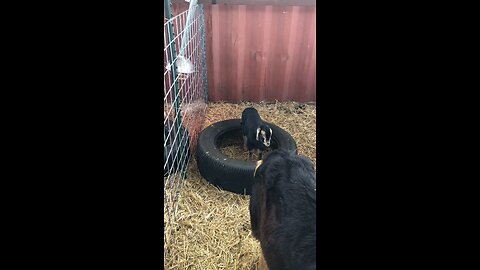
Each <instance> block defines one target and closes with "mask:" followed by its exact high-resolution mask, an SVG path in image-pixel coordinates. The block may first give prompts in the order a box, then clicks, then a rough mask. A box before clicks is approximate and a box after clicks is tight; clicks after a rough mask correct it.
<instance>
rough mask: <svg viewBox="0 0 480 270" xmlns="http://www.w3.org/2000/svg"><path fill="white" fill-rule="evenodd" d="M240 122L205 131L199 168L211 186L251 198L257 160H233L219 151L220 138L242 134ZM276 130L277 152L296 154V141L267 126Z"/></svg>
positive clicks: (232, 122) (273, 143)
mask: <svg viewBox="0 0 480 270" xmlns="http://www.w3.org/2000/svg"><path fill="white" fill-rule="evenodd" d="M240 121H241V120H240V119H230V120H225V121H221V122H217V123H214V124H212V125H210V126H208V127H207V128H205V129H204V130H203V131H202V132H201V133H200V137H199V138H198V147H197V155H196V156H197V165H198V170H199V171H200V174H201V175H202V177H203V178H205V179H206V180H207V181H208V182H210V183H211V184H213V185H215V186H217V187H219V188H221V189H224V190H227V191H230V192H234V193H237V194H246V195H250V192H251V189H252V184H253V172H254V170H255V162H254V161H244V160H238V159H232V158H230V157H228V156H226V155H224V154H223V153H222V152H220V150H219V147H218V145H219V138H220V137H221V136H225V135H226V134H227V133H228V134H230V133H231V132H240V133H241V128H242V127H241V125H240ZM267 124H268V125H269V126H270V127H271V128H272V133H273V135H272V139H271V140H272V143H271V146H272V148H273V149H285V150H291V151H295V150H296V149H297V144H296V142H295V140H294V139H293V138H292V136H290V134H288V132H286V131H285V130H283V129H281V128H280V127H278V126H276V125H274V124H271V123H267Z"/></svg>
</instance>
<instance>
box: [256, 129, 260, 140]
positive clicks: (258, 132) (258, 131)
mask: <svg viewBox="0 0 480 270" xmlns="http://www.w3.org/2000/svg"><path fill="white" fill-rule="evenodd" d="M258 134H260V128H257V136H256V140H257V141H258Z"/></svg>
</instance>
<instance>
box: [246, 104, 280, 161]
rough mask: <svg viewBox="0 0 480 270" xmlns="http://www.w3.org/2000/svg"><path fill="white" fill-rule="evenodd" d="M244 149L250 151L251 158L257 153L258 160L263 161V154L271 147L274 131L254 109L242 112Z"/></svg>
mask: <svg viewBox="0 0 480 270" xmlns="http://www.w3.org/2000/svg"><path fill="white" fill-rule="evenodd" d="M241 125H242V134H243V148H244V150H245V151H246V150H247V149H248V152H249V157H250V158H251V157H252V152H253V151H256V152H257V154H258V159H262V152H263V151H264V150H265V149H266V148H267V147H269V146H270V139H271V138H272V129H271V128H270V127H269V126H268V125H267V124H266V123H264V122H263V121H262V119H261V118H260V115H259V114H258V111H257V110H255V109H254V108H246V109H245V110H243V112H242V122H241Z"/></svg>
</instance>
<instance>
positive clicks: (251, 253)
mask: <svg viewBox="0 0 480 270" xmlns="http://www.w3.org/2000/svg"><path fill="white" fill-rule="evenodd" d="M250 106H251V107H254V108H256V109H257V110H258V112H259V113H260V116H261V117H262V119H264V120H265V121H267V122H272V123H274V124H276V125H277V126H279V127H281V128H283V129H284V130H286V131H287V132H289V133H290V135H292V137H293V138H294V139H295V141H296V142H297V146H298V151H299V154H302V155H305V156H307V157H308V158H310V159H311V160H312V161H313V164H314V167H315V168H316V147H315V144H316V131H315V124H316V116H315V114H316V106H315V105H307V104H299V103H295V102H285V103H273V104H266V103H241V104H230V103H209V104H208V107H207V110H206V114H205V123H204V125H203V128H205V127H207V126H209V125H210V124H212V123H215V122H218V121H222V120H226V119H231V118H240V117H241V113H242V111H243V110H244V109H245V108H247V107H250ZM221 151H222V152H223V153H224V154H226V155H229V156H236V157H237V158H238V159H241V158H243V159H246V158H247V157H248V153H245V152H244V151H243V149H242V144H241V141H239V142H238V143H236V144H233V145H232V143H227V145H226V146H225V147H223V148H222V149H221ZM248 204H249V196H242V195H238V194H234V193H231V192H227V191H223V190H221V189H218V188H216V187H214V186H212V185H210V184H209V183H208V182H207V181H206V180H205V179H203V178H202V176H201V175H200V174H199V172H198V169H197V166H196V162H195V159H192V161H191V163H190V165H189V168H188V174H187V179H186V181H185V182H184V183H183V188H182V191H181V196H180V197H179V201H178V209H177V214H176V217H177V218H176V220H175V222H173V223H172V224H170V226H171V229H172V230H171V231H172V234H170V235H168V237H169V244H168V246H166V247H165V258H164V266H165V269H258V262H259V257H260V253H261V249H260V245H259V243H258V241H257V240H255V239H254V238H253V236H252V234H251V230H250V215H249V209H248Z"/></svg>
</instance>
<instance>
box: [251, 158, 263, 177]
mask: <svg viewBox="0 0 480 270" xmlns="http://www.w3.org/2000/svg"><path fill="white" fill-rule="evenodd" d="M262 163H263V161H262V160H259V161H257V165H256V166H255V171H253V177H255V174H256V173H257V169H258V167H260V165H262Z"/></svg>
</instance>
